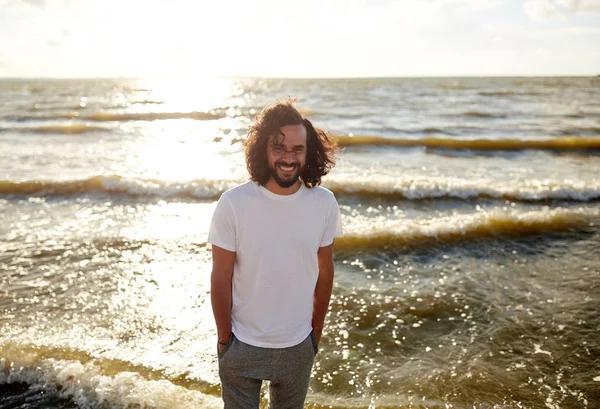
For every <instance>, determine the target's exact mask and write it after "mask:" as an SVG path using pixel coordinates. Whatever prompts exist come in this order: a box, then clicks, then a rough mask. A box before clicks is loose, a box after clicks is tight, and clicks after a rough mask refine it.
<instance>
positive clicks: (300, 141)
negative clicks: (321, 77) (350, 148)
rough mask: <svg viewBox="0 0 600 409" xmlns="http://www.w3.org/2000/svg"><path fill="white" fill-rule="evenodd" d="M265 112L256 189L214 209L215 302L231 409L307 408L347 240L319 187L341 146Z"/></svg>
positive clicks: (247, 187) (257, 138)
mask: <svg viewBox="0 0 600 409" xmlns="http://www.w3.org/2000/svg"><path fill="white" fill-rule="evenodd" d="M292 104H293V101H290V100H288V101H285V102H278V103H275V104H272V105H270V106H268V107H266V108H265V109H264V110H263V111H262V113H261V114H260V115H259V116H257V118H256V122H255V123H254V124H253V125H252V126H251V127H250V131H249V134H248V139H247V141H246V146H245V154H246V166H247V168H248V171H249V173H250V179H251V180H250V181H248V182H246V183H244V184H242V185H240V186H238V187H235V188H233V189H231V190H229V191H227V192H225V193H224V194H223V195H222V196H221V198H220V200H219V202H218V204H217V207H216V209H215V213H214V215H213V219H212V224H211V228H210V232H209V235H208V242H209V243H211V244H212V256H213V269H212V274H211V301H212V307H213V313H214V316H215V321H216V324H217V335H218V360H219V376H220V378H221V390H222V397H223V401H224V403H225V408H226V409H230V408H258V407H259V402H260V388H261V384H262V381H263V380H268V381H270V385H269V399H270V407H271V408H277V409H278V408H302V407H303V406H304V400H305V398H306V393H307V390H308V384H309V379H310V373H311V369H312V365H313V361H314V357H315V354H316V353H317V350H318V344H319V341H320V339H321V333H322V331H323V323H324V321H325V314H326V313H327V308H328V306H329V299H330V297H331V289H332V286H333V272H334V264H333V241H334V238H335V237H339V236H341V235H342V228H341V220H340V210H339V206H338V204H337V201H336V200H335V198H334V196H333V194H332V193H331V192H330V191H329V190H327V189H325V188H322V187H320V186H318V185H319V184H320V183H321V177H322V176H324V175H326V174H327V173H328V172H329V171H330V170H331V168H333V166H334V165H335V157H334V155H335V153H336V147H335V143H333V142H332V141H330V140H329V138H328V137H327V135H326V134H325V132H323V131H321V130H318V129H316V128H314V127H313V126H312V124H311V123H310V121H309V120H308V119H306V118H303V117H302V115H301V114H300V113H299V112H298V111H297V110H296V109H295V108H294V107H293V105H292Z"/></svg>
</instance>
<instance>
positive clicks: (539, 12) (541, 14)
mask: <svg viewBox="0 0 600 409" xmlns="http://www.w3.org/2000/svg"><path fill="white" fill-rule="evenodd" d="M523 7H524V8H525V14H527V16H528V17H529V18H530V19H532V20H533V21H539V22H545V21H550V20H562V19H563V16H562V15H561V14H560V12H559V11H558V9H557V8H556V6H555V5H554V4H552V3H550V1H549V0H525V3H524V4H523Z"/></svg>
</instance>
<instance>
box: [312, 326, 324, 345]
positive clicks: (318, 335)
mask: <svg viewBox="0 0 600 409" xmlns="http://www.w3.org/2000/svg"><path fill="white" fill-rule="evenodd" d="M313 335H314V336H315V340H316V341H317V345H319V344H320V343H321V335H323V328H315V327H313Z"/></svg>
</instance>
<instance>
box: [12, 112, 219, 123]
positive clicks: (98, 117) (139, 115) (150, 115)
mask: <svg viewBox="0 0 600 409" xmlns="http://www.w3.org/2000/svg"><path fill="white" fill-rule="evenodd" d="M225 116H226V113H225V111H223V110H211V111H208V112H204V111H191V112H123V113H116V112H96V113H93V114H89V115H81V114H80V113H79V112H70V113H65V114H53V115H25V116H12V117H7V119H8V120H11V121H16V122H29V121H53V120H61V119H81V120H86V121H94V122H115V121H156V120H165V119H195V120H201V121H202V120H205V121H206V120H211V119H219V118H223V117H225Z"/></svg>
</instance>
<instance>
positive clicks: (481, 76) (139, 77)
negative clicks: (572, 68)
mask: <svg viewBox="0 0 600 409" xmlns="http://www.w3.org/2000/svg"><path fill="white" fill-rule="evenodd" d="M598 77H600V74H589V75H582V74H561V75H555V74H536V75H531V74H494V75H482V74H469V75H422V76H417V75H398V76H368V75H367V76H349V77H327V76H325V77H292V76H290V77H288V76H257V75H212V76H211V75H205V76H198V77H194V76H193V75H139V76H128V75H123V76H89V77H88V76H81V77H51V76H47V77H46V76H39V77H38V76H26V77H12V76H6V77H5V76H0V81H6V80H132V79H155V78H164V79H176V78H183V79H270V80H362V79H373V80H377V79H425V78H427V79H454V78H598Z"/></svg>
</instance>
